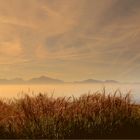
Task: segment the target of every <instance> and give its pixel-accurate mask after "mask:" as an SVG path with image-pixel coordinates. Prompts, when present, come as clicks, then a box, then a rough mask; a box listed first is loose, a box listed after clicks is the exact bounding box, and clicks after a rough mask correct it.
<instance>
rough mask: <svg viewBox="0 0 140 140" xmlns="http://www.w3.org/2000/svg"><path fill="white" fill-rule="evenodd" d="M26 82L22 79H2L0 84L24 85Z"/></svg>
mask: <svg viewBox="0 0 140 140" xmlns="http://www.w3.org/2000/svg"><path fill="white" fill-rule="evenodd" d="M24 83H25V81H24V80H23V79H21V78H15V79H11V80H8V79H0V84H24Z"/></svg>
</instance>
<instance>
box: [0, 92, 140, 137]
mask: <svg viewBox="0 0 140 140" xmlns="http://www.w3.org/2000/svg"><path fill="white" fill-rule="evenodd" d="M118 93H119V94H118ZM139 130H140V107H139V106H138V105H135V104H134V103H132V101H131V98H130V94H129V93H128V94H126V95H123V93H121V92H120V91H116V92H115V93H114V94H106V92H105V90H104V91H103V93H100V92H96V93H94V94H85V95H83V96H81V97H79V98H74V97H69V98H68V97H67V98H66V97H63V98H62V97H61V98H52V97H48V96H47V95H45V94H38V95H36V96H34V97H30V96H29V95H25V96H24V97H23V98H20V99H15V100H7V101H4V100H2V99H1V100H0V138H32V139H33V138H39V139H43V138H47V139H60V138H61V139H63V138H67V139H68V138H69V139H71V138H140V133H139Z"/></svg>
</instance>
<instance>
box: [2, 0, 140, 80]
mask: <svg viewBox="0 0 140 140" xmlns="http://www.w3.org/2000/svg"><path fill="white" fill-rule="evenodd" d="M0 2H1V5H0V9H1V11H0V69H1V70H0V72H2V73H3V75H1V77H6V76H7V77H8V78H10V77H11V75H10V74H8V70H7V67H11V70H13V77H14V76H15V77H17V76H23V77H25V78H28V77H29V76H30V77H33V76H36V75H38V74H40V75H43V74H44V73H47V72H48V73H51V74H52V76H53V75H57V76H58V77H57V78H63V79H64V80H77V79H84V78H97V79H100V80H103V79H114V80H121V81H132V80H133V81H140V79H139V78H138V77H139V76H140V73H139V72H138V70H140V65H139V60H140V56H139V52H140V47H139V44H140V40H139V36H140V1H139V0H123V1H120V0H106V1H102V0H59V1H58V0H40V1H38V0H30V1H28V0H24V1H22V0H13V1H11V0H6V1H5V0H0ZM3 67H4V68H5V69H6V71H5V72H4V68H3ZM2 69H3V70H2ZM15 69H17V70H18V72H17V70H15ZM14 71H16V72H14ZM134 71H135V74H134ZM57 73H58V74H57ZM89 73H92V75H93V76H94V77H88V76H91V75H89Z"/></svg>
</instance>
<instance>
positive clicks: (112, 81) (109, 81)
mask: <svg viewBox="0 0 140 140" xmlns="http://www.w3.org/2000/svg"><path fill="white" fill-rule="evenodd" d="M104 83H114V84H117V83H119V82H118V81H115V80H106V81H104Z"/></svg>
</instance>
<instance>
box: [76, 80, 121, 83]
mask: <svg viewBox="0 0 140 140" xmlns="http://www.w3.org/2000/svg"><path fill="white" fill-rule="evenodd" d="M74 83H115V84H117V83H119V82H118V81H115V80H105V81H101V80H95V79H87V80H83V81H75V82H74Z"/></svg>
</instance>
